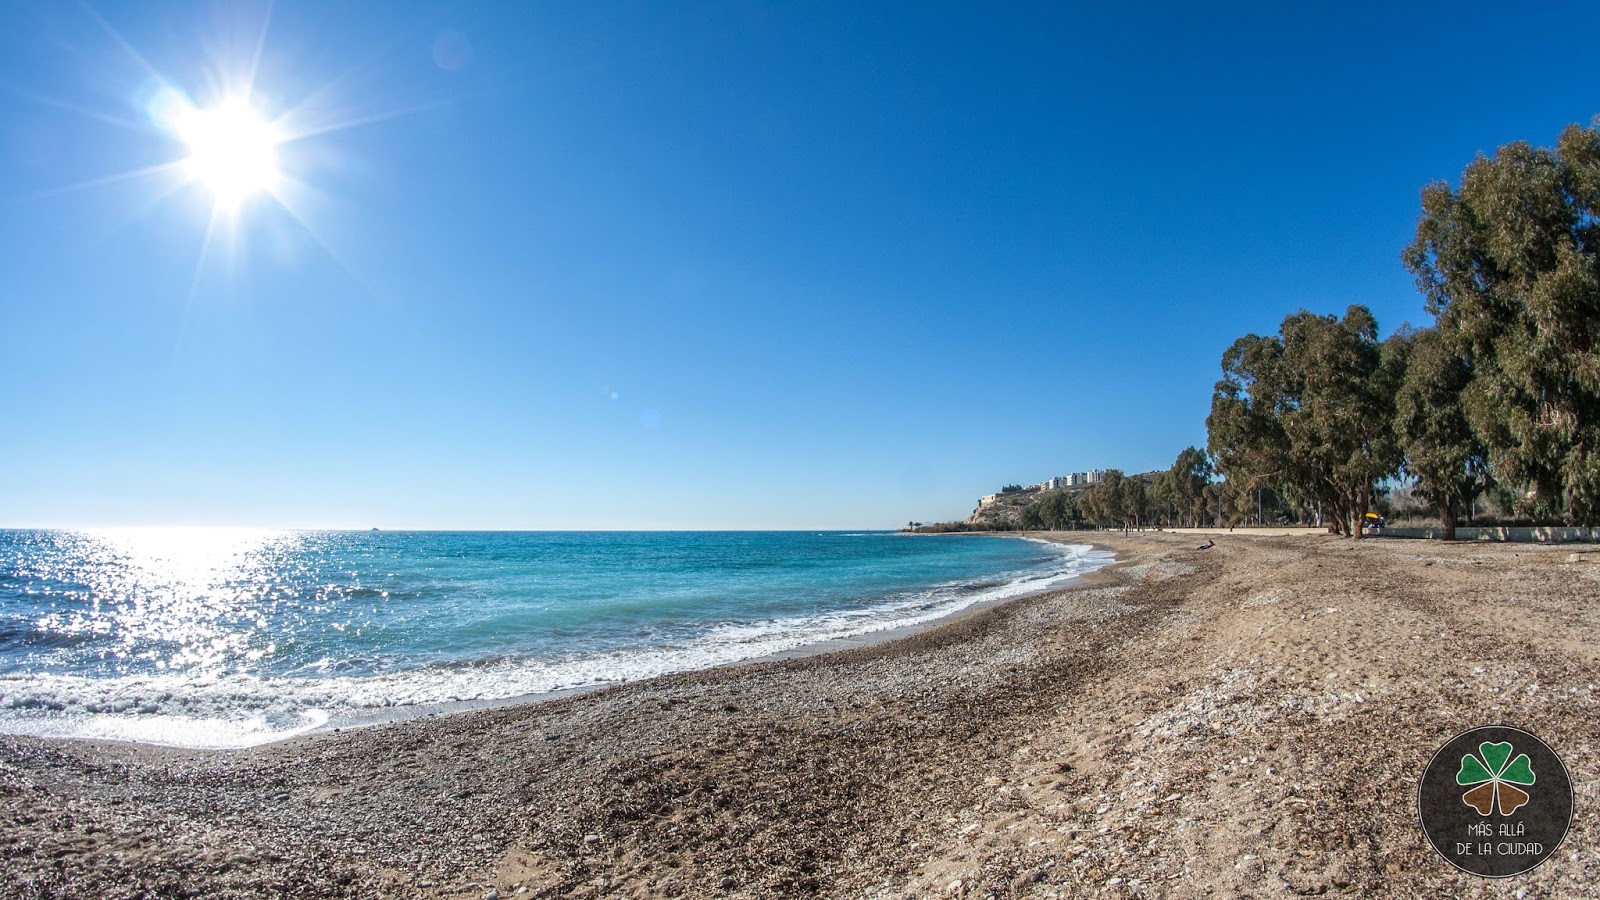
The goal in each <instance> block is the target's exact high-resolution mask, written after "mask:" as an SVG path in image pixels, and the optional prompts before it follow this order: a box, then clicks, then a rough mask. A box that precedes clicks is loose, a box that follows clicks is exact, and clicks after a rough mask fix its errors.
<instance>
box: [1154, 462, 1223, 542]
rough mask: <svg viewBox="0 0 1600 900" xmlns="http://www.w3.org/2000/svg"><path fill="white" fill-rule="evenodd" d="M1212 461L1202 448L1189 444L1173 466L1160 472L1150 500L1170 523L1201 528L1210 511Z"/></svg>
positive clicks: (1159, 513) (1158, 512)
mask: <svg viewBox="0 0 1600 900" xmlns="http://www.w3.org/2000/svg"><path fill="white" fill-rule="evenodd" d="M1211 472H1212V468H1211V460H1210V459H1209V458H1207V456H1206V454H1205V451H1204V450H1201V449H1200V448H1198V447H1185V448H1184V449H1183V452H1181V453H1179V454H1178V458H1177V459H1176V460H1175V461H1173V463H1172V468H1171V469H1168V470H1167V471H1165V472H1162V473H1160V474H1158V475H1156V478H1155V481H1153V482H1152V483H1151V485H1150V500H1151V503H1152V504H1153V505H1154V507H1155V513H1156V515H1158V516H1160V515H1163V514H1164V515H1165V516H1166V517H1167V520H1168V522H1167V524H1169V525H1176V524H1178V523H1179V522H1183V523H1186V524H1188V525H1190V526H1193V527H1199V524H1200V519H1201V518H1202V517H1203V516H1204V515H1205V514H1206V502H1205V490H1206V485H1207V484H1210V483H1211Z"/></svg>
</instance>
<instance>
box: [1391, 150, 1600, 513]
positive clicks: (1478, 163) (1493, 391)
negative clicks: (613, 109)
mask: <svg viewBox="0 0 1600 900" xmlns="http://www.w3.org/2000/svg"><path fill="white" fill-rule="evenodd" d="M1403 259H1404V261H1405V264H1406V267H1407V268H1408V269H1410V270H1411V272H1412V273H1413V274H1414V275H1416V277H1417V285H1418V287H1419V288H1420V289H1421V290H1422V292H1423V294H1424V295H1425V296H1426V298H1427V303H1428V309H1429V311H1430V312H1432V313H1433V314H1434V315H1435V316H1437V318H1438V329H1439V333H1440V335H1441V336H1442V337H1441V339H1442V342H1443V344H1444V345H1445V348H1446V349H1447V350H1448V351H1449V352H1450V353H1452V354H1455V355H1457V356H1459V357H1460V358H1461V359H1462V360H1463V361H1464V363H1465V365H1466V367H1467V369H1468V370H1469V371H1470V373H1471V378H1470V381H1469V383H1468V384H1467V385H1466V386H1465V388H1464V390H1463V396H1462V401H1461V408H1462V411H1463V412H1464V414H1465V418H1466V421H1467V422H1468V423H1469V425H1470V427H1471V429H1472V430H1473V432H1475V433H1476V435H1477V436H1478V438H1479V439H1480V440H1481V441H1482V442H1483V444H1484V445H1485V447H1486V448H1487V451H1488V452H1487V456H1488V461H1489V464H1490V466H1491V468H1492V470H1493V473H1494V476H1495V478H1496V479H1497V480H1498V481H1500V482H1502V483H1515V484H1522V485H1527V486H1528V487H1530V488H1531V491H1530V492H1529V494H1528V495H1527V496H1526V497H1524V498H1523V499H1522V503H1521V505H1522V506H1523V508H1524V509H1525V510H1526V511H1528V512H1530V513H1532V514H1534V515H1540V516H1553V515H1559V516H1561V517H1563V518H1565V519H1566V520H1567V521H1569V522H1570V521H1594V520H1595V519H1596V516H1597V513H1600V130H1597V128H1595V127H1591V128H1582V127H1579V126H1577V125H1573V126H1570V127H1568V128H1567V129H1566V130H1565V131H1563V132H1562V134H1561V136H1560V139H1559V140H1558V141H1557V144H1556V148H1555V149H1554V150H1550V149H1545V148H1534V147H1531V146H1529V145H1528V144H1526V143H1522V142H1517V143H1513V144H1507V145H1506V146H1504V147H1501V148H1500V149H1499V151H1498V152H1497V153H1496V154H1495V155H1494V156H1493V157H1479V158H1478V159H1477V160H1475V161H1473V162H1472V164H1471V165H1469V166H1467V169H1466V171H1465V172H1464V173H1463V175H1462V178H1461V187H1460V189H1459V190H1451V188H1450V186H1449V185H1448V184H1445V183H1443V182H1438V183H1435V184H1431V185H1429V186H1428V187H1427V188H1425V189H1424V190H1423V192H1422V217H1421V219H1420V220H1419V222H1418V223H1417V236H1416V240H1415V241H1414V242H1413V243H1412V244H1411V246H1410V247H1408V248H1407V249H1406V251H1405V253H1404V255H1403Z"/></svg>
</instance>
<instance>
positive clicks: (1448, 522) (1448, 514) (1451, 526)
mask: <svg viewBox="0 0 1600 900" xmlns="http://www.w3.org/2000/svg"><path fill="white" fill-rule="evenodd" d="M1439 539H1440V540H1443V541H1453V540H1455V539H1456V507H1455V504H1453V503H1451V502H1450V501H1449V500H1440V501H1439Z"/></svg>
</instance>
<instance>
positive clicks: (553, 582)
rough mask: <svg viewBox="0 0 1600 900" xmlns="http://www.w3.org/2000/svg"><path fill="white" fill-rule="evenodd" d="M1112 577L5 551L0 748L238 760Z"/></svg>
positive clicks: (297, 540) (237, 541)
mask: <svg viewBox="0 0 1600 900" xmlns="http://www.w3.org/2000/svg"><path fill="white" fill-rule="evenodd" d="M1109 561H1110V555H1109V554H1106V553H1103V552H1099V551H1095V550H1093V549H1092V548H1090V547H1088V546H1085V545H1062V544H1053V543H1047V542H1043V541H1035V540H1019V539H1015V538H1006V537H998V536H983V535H949V536H923V535H905V534H899V533H893V532H477V531H472V532H433V531H417V532H395V531H365V532H358V531H254V530H242V529H224V528H125V529H101V530H86V531H69V530H0V733H11V734H29V735H40V736H56V737H77V738H99V739H110V740H125V741H137V742H143V743H153V744H165V745H171V746H180V747H196V748H222V747H245V746H251V745H255V744H262V743H267V742H270V741H275V740H280V739H283V738H287V737H290V736H293V735H297V734H302V733H305V732H308V731H313V730H317V729H327V728H334V727H341V726H344V725H353V724H362V723H369V722H373V721H382V720H386V719H395V718H408V717H414V716H419V715H426V714H434V713H437V712H440V711H447V710H451V709H458V708H462V707H463V706H472V705H485V704H492V703H495V702H504V701H508V700H512V699H519V698H528V697H534V696H538V695H547V694H551V693H554V692H560V691H566V690H572V689H582V688H590V687H595V686H601V685H607V684H614V683H618V682H623V681H630V680H634V679H641V678H649V677H652V676H656V675H662V674H666V673H670V672H682V671H686V670H693V669H704V668H709V667H714V666H721V665H727V664H731V663H737V662H740V661H744V660H752V659H758V658H762V657H767V656H771V655H773V654H780V653H784V652H788V651H797V650H805V649H807V648H817V647H823V648H826V647H829V646H837V645H838V644H839V642H850V641H852V640H860V639H869V638H871V637H872V636H874V635H882V634H885V633H893V632H894V631H895V630H897V629H906V628H909V627H914V626H918V625H922V624H924V623H928V622H931V621H933V620H935V619H938V618H940V617H943V616H947V615H949V614H951V613H954V612H956V611H958V610H961V609H963V608H966V607H969V606H971V605H973V604H976V603H981V602H985V601H992V600H999V599H1004V598H1008V597H1015V596H1019V595H1021V594H1025V593H1030V592H1034V591H1039V590H1043V589H1047V588H1049V587H1051V586H1054V585H1058V584H1060V583H1062V582H1063V581H1065V580H1066V579H1069V578H1071V577H1073V576H1075V575H1079V574H1082V573H1084V572H1087V571H1090V570H1092V569H1094V568H1096V567H1098V566H1100V565H1104V564H1105V563H1106V562H1109Z"/></svg>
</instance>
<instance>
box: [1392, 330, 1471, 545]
mask: <svg viewBox="0 0 1600 900" xmlns="http://www.w3.org/2000/svg"><path fill="white" fill-rule="evenodd" d="M1391 340H1392V341H1395V342H1396V344H1397V347H1401V348H1403V352H1404V353H1405V354H1406V356H1407V361H1406V366H1405V376H1404V378H1403V379H1402V380H1401V382H1400V386H1399V389H1398V391H1397V392H1396V394H1395V419H1394V430H1395V435H1396V437H1397V438H1398V440H1399V441H1400V448H1401V450H1402V451H1404V453H1405V465H1404V471H1405V473H1406V474H1407V475H1410V476H1411V477H1412V478H1415V479H1416V485H1415V487H1414V488H1413V491H1414V493H1415V494H1417V495H1418V496H1420V497H1422V498H1424V499H1426V500H1427V501H1428V502H1429V503H1431V504H1433V507H1434V509H1435V510H1436V511H1437V512H1438V514H1439V530H1440V532H1441V536H1442V537H1443V538H1444V539H1445V540H1447V541H1449V540H1455V536H1456V520H1457V518H1458V516H1459V515H1460V514H1461V513H1462V512H1464V511H1466V509H1467V507H1468V504H1470V503H1471V502H1472V501H1473V500H1474V499H1476V498H1477V496H1478V494H1479V493H1481V492H1482V490H1483V488H1484V480H1483V477H1484V470H1485V468H1486V465H1487V448H1485V447H1484V446H1483V443H1482V442H1481V441H1479V440H1478V437H1477V435H1476V434H1474V433H1473V430H1472V426H1471V424H1470V423H1469V422H1468V421H1467V414H1466V410H1465V409H1464V408H1463V402H1462V401H1463V397H1465V396H1466V395H1467V394H1468V393H1469V388H1470V387H1471V385H1472V367H1471V366H1469V365H1468V364H1467V361H1466V360H1465V359H1463V358H1462V357H1461V356H1459V355H1457V354H1456V353H1453V352H1451V350H1450V348H1449V347H1448V346H1447V343H1446V341H1445V339H1444V338H1443V336H1442V335H1440V334H1439V332H1438V331H1437V330H1436V329H1433V328H1424V329H1421V330H1419V331H1415V332H1409V333H1401V334H1397V335H1395V337H1393V338H1391Z"/></svg>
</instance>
